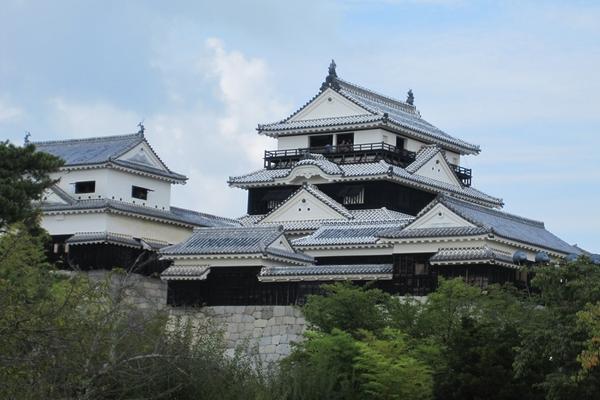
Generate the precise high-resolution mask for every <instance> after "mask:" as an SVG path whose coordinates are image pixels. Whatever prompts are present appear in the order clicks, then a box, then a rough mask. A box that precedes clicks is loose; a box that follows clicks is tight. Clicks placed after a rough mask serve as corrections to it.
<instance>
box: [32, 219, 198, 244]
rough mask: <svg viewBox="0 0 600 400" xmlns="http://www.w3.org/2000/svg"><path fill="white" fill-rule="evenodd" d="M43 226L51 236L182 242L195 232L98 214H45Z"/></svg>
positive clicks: (146, 221) (177, 227)
mask: <svg viewBox="0 0 600 400" xmlns="http://www.w3.org/2000/svg"><path fill="white" fill-rule="evenodd" d="M42 227H43V228H44V229H46V230H47V231H48V233H50V235H72V234H74V233H78V232H111V233H119V234H122V235H129V236H133V237H137V238H140V237H144V238H148V239H157V240H160V241H164V242H168V243H172V244H174V243H179V242H181V241H183V240H185V239H187V238H188V237H189V236H190V235H191V234H192V229H191V228H186V227H183V226H179V225H172V224H165V223H161V222H156V221H149V220H143V219H140V218H134V217H128V216H121V215H114V214H108V213H104V212H98V213H81V214H58V215H47V214H46V215H43V217H42Z"/></svg>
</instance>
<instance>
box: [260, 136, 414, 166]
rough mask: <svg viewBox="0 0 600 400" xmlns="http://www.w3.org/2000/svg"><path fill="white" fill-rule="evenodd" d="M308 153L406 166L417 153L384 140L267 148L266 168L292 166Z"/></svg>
mask: <svg viewBox="0 0 600 400" xmlns="http://www.w3.org/2000/svg"><path fill="white" fill-rule="evenodd" d="M308 154H322V155H323V156H325V157H326V158H327V159H328V160H330V161H332V162H334V163H336V164H358V163H372V162H379V161H381V160H383V161H385V162H388V163H390V164H392V165H397V166H400V167H406V166H407V165H408V164H410V163H411V162H413V161H414V160H415V155H416V154H415V153H414V152H412V151H408V150H405V149H400V148H397V147H396V146H392V145H389V144H387V143H384V142H379V143H364V144H343V145H338V146H324V147H307V148H301V149H288V150H266V151H265V158H264V160H265V168H267V169H279V168H290V167H291V166H292V165H293V164H294V163H296V162H298V161H300V160H302V159H303V158H305V157H306V156H307V155H308Z"/></svg>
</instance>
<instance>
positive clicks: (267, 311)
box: [261, 308, 273, 319]
mask: <svg viewBox="0 0 600 400" xmlns="http://www.w3.org/2000/svg"><path fill="white" fill-rule="evenodd" d="M261 317H262V318H263V319H271V318H273V308H266V309H264V310H263V311H262V316H261Z"/></svg>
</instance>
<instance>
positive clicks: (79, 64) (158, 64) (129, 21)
mask: <svg viewBox="0 0 600 400" xmlns="http://www.w3.org/2000/svg"><path fill="white" fill-rule="evenodd" d="M1 3H2V4H1V6H0V139H10V140H12V141H15V142H22V140H23V136H24V132H25V131H30V132H31V134H32V139H33V140H47V139H64V138H75V137H88V136H93V135H111V134H121V133H129V132H134V131H136V124H137V123H138V122H139V121H141V120H144V124H145V126H146V129H147V136H148V138H149V140H150V142H151V144H152V145H153V146H154V147H155V149H156V150H157V151H158V153H159V154H160V155H161V157H162V158H163V160H165V161H166V163H167V164H168V165H169V166H170V167H171V169H173V170H175V171H177V172H181V173H184V174H186V175H187V176H188V177H189V178H190V180H189V182H188V184H187V185H185V186H179V187H177V188H176V189H175V191H174V204H175V205H179V206H184V207H189V208H193V209H197V210H202V211H206V212H211V213H217V214H222V215H227V216H238V215H242V214H243V213H244V211H245V202H246V198H245V192H244V191H242V190H240V189H233V188H229V187H228V186H227V184H226V181H227V178H228V176H230V175H237V174H242V173H246V172H250V171H252V170H255V169H258V168H260V167H261V165H262V160H261V156H262V151H263V150H264V149H265V148H273V147H274V146H275V143H274V142H273V141H272V139H267V138H264V137H259V136H258V135H257V134H256V131H255V128H256V125H257V124H258V123H265V122H272V121H275V120H279V119H282V118H284V117H285V116H287V114H289V113H290V112H292V111H294V110H295V109H296V108H298V107H299V106H300V105H302V104H303V103H304V102H305V101H306V100H308V99H309V98H310V97H312V96H313V95H314V94H316V92H317V90H318V88H319V86H320V84H321V82H322V80H323V79H324V77H325V75H326V72H327V65H328V64H329V61H330V59H331V58H335V60H336V62H337V65H338V74H339V75H340V76H341V77H342V78H344V79H346V80H349V81H351V82H355V83H357V84H360V85H362V86H366V87H369V88H372V89H375V90H377V91H379V92H383V93H385V94H388V95H391V96H394V97H400V98H404V96H405V93H406V91H407V90H408V89H409V88H412V89H413V91H414V93H415V99H416V100H415V104H416V106H417V107H418V109H419V110H420V111H421V114H422V115H423V117H424V118H425V119H427V120H429V121H430V122H432V123H433V124H435V125H437V126H438V127H440V128H442V129H444V130H445V131H447V132H449V133H450V134H452V135H454V136H457V137H460V138H462V139H464V140H467V141H469V142H472V143H476V144H479V145H480V146H481V148H482V153H481V154H480V155H479V156H470V157H466V158H464V164H465V166H467V167H470V168H473V174H474V186H475V187H477V188H479V189H481V190H483V191H485V192H487V193H489V194H491V195H494V196H498V197H502V198H503V199H504V201H505V203H506V206H505V209H506V210H507V211H510V212H513V213H517V214H520V215H523V216H527V217H530V218H534V219H540V220H543V221H545V222H546V226H547V227H548V228H549V229H550V230H551V231H553V232H555V233H556V234H558V235H559V236H561V237H563V238H564V239H565V240H567V241H568V242H570V243H578V244H579V245H581V246H583V247H584V248H589V249H591V250H594V251H597V252H599V251H600V211H599V210H598V203H599V202H600V154H599V149H600V76H599V72H598V71H600V23H598V21H600V3H598V2H595V1H589V2H583V1H573V0H571V1H568V2H567V1H565V2H553V1H545V2H543V4H542V2H538V1H526V0H525V1H498V2H492V1H484V0H480V1H469V0H462V1H461V0H379V1H377V0H373V1H358V0H355V1H351V0H349V1H339V2H335V1H313V0H303V1H295V2H289V3H288V2H285V1H282V0H275V1H257V2H249V1H237V2H232V1H208V0H204V1H203V0H201V1H173V0H171V1H168V2H165V1H134V0H132V1H127V2H124V1H81V0H77V1H75V0H74V1H52V2H49V1H30V0H2V2H1ZM203 3H204V4H203Z"/></svg>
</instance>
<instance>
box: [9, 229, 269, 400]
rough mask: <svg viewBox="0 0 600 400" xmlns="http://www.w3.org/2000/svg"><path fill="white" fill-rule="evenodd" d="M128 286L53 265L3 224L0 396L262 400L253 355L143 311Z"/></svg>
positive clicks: (210, 332)
mask: <svg viewBox="0 0 600 400" xmlns="http://www.w3.org/2000/svg"><path fill="white" fill-rule="evenodd" d="M114 273H115V274H119V273H122V274H124V272H119V271H115V272H114ZM125 281H126V280H125ZM128 289H130V288H129V287H128V286H126V285H125V286H117V287H115V286H114V285H112V284H111V279H110V277H109V278H108V279H107V280H105V281H100V282H92V281H90V280H88V279H87V278H86V276H85V275H83V274H77V275H70V276H65V275H64V274H63V273H58V272H57V271H53V270H52V268H51V266H50V265H49V264H48V263H47V261H46V259H45V257H44V252H43V246H42V240H41V239H40V238H39V237H37V236H33V235H31V233H30V232H28V230H26V229H24V227H23V226H13V227H11V228H9V229H8V230H7V231H6V233H5V234H3V235H1V236H0V310H2V312H1V313H0V338H1V340H0V398H3V399H4V398H6V399H28V400H29V399H55V398H77V399H114V398H144V399H154V398H161V399H197V398H222V399H247V398H257V399H261V398H264V399H268V398H270V395H269V381H268V379H267V378H266V377H263V376H261V374H260V373H259V372H258V370H257V369H256V368H254V367H253V360H252V359H249V358H246V357H242V356H238V357H234V358H228V357H225V356H224V350H225V346H224V342H223V337H222V335H221V334H220V332H218V331H216V330H214V329H213V328H212V327H211V326H209V325H202V324H200V325H199V326H195V325H194V324H191V323H189V322H186V321H184V320H181V321H179V320H174V319H173V318H169V316H168V315H167V314H165V313H163V312H159V311H151V310H150V311H146V312H141V311H140V310H139V309H136V308H135V307H134V306H132V305H131V304H130V303H129V302H128V301H127V298H126V297H125V295H124V294H125V293H126V292H127V290H128Z"/></svg>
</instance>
